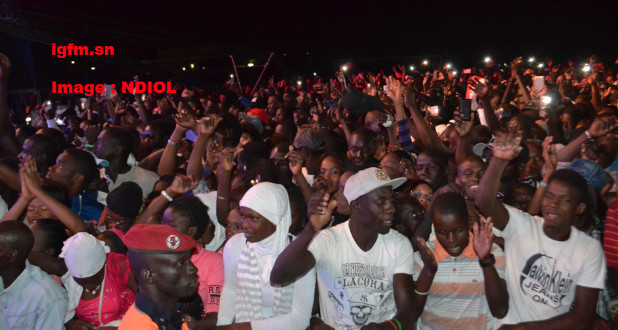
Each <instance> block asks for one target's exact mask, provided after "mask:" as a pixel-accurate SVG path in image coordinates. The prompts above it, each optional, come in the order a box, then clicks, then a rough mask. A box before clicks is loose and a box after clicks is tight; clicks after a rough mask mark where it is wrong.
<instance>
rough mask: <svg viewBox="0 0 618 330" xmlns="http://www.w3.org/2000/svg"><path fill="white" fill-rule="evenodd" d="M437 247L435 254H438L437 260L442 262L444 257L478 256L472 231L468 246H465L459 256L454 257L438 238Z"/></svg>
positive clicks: (470, 257)
mask: <svg viewBox="0 0 618 330" xmlns="http://www.w3.org/2000/svg"><path fill="white" fill-rule="evenodd" d="M435 242H436V248H435V251H434V252H435V256H436V262H440V261H442V260H443V259H444V258H448V257H451V258H459V257H466V258H469V259H475V258H477V256H476V252H474V247H473V246H472V233H470V239H469V240H468V245H466V247H465V248H464V250H463V252H461V254H460V255H459V256H457V257H453V256H452V255H450V254H449V253H448V252H447V251H446V250H445V249H444V247H442V245H441V244H440V242H439V241H438V239H437V238H436V241H435Z"/></svg>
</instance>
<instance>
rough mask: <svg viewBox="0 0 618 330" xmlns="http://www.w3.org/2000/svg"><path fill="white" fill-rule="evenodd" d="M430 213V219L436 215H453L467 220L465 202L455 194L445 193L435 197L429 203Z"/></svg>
mask: <svg viewBox="0 0 618 330" xmlns="http://www.w3.org/2000/svg"><path fill="white" fill-rule="evenodd" d="M430 212H431V218H432V219H434V218H435V215H436V214H454V215H459V216H462V217H464V219H466V220H467V219H468V206H467V205H466V200H465V199H464V198H463V197H462V196H461V195H460V194H458V193H456V192H447V193H444V194H440V195H439V196H438V197H436V198H435V199H434V200H433V201H432V203H431V210H430ZM466 224H467V221H466Z"/></svg>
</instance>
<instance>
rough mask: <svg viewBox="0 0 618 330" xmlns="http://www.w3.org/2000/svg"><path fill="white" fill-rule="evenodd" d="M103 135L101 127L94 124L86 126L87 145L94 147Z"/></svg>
mask: <svg viewBox="0 0 618 330" xmlns="http://www.w3.org/2000/svg"><path fill="white" fill-rule="evenodd" d="M99 134H101V125H99V124H94V125H88V126H86V129H85V130H84V136H85V137H86V143H88V144H92V145H94V144H95V143H96V142H97V139H98V138H99Z"/></svg>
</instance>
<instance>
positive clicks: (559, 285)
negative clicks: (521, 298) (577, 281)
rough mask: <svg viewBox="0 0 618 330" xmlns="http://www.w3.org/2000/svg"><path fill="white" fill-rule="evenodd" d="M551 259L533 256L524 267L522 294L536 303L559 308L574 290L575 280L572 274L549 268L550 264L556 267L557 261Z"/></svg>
mask: <svg viewBox="0 0 618 330" xmlns="http://www.w3.org/2000/svg"><path fill="white" fill-rule="evenodd" d="M550 259H553V258H552V257H549V256H547V255H544V254H541V253H537V254H535V255H533V256H531V257H530V258H529V259H528V261H526V264H525V265H524V268H523V270H522V272H521V276H520V279H519V283H520V287H521V290H522V292H523V293H524V294H526V295H528V296H530V297H532V300H533V301H534V302H536V303H540V304H544V305H547V306H550V307H558V306H560V304H561V302H562V299H564V297H566V296H567V294H568V293H569V290H571V288H573V279H572V278H571V274H568V273H567V274H565V273H563V272H562V271H561V270H558V269H555V268H554V267H551V268H550V267H548V266H547V264H549V263H552V264H553V265H555V260H553V261H550Z"/></svg>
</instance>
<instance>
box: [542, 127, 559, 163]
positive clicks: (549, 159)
mask: <svg viewBox="0 0 618 330" xmlns="http://www.w3.org/2000/svg"><path fill="white" fill-rule="evenodd" d="M552 142H554V137H553V136H548V137H546V138H545V139H544V140H543V143H542V146H543V161H544V162H545V169H546V170H548V171H554V170H555V169H556V166H557V165H558V155H557V154H556V145H555V144H552Z"/></svg>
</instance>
